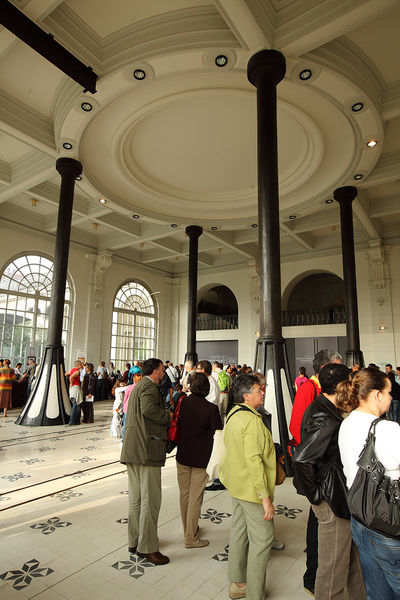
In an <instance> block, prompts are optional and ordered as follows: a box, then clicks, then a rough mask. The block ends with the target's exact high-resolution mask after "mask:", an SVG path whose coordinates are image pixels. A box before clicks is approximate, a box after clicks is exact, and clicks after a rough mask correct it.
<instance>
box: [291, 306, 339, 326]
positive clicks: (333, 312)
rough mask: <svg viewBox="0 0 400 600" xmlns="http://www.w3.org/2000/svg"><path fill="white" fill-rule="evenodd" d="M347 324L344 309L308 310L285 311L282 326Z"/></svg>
mask: <svg viewBox="0 0 400 600" xmlns="http://www.w3.org/2000/svg"><path fill="white" fill-rule="evenodd" d="M338 323H346V311H345V309H344V308H333V309H328V308H311V309H306V310H283V311H282V325H283V326H284V327H288V326H293V325H294V326H296V325H336V324H338Z"/></svg>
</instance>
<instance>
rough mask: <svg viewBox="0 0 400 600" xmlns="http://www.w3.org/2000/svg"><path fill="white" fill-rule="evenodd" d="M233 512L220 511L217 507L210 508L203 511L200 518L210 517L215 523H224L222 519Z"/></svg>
mask: <svg viewBox="0 0 400 600" xmlns="http://www.w3.org/2000/svg"><path fill="white" fill-rule="evenodd" d="M231 516H232V513H220V512H218V511H217V510H215V508H209V509H208V510H206V512H205V513H203V514H202V515H201V516H200V518H201V519H210V521H211V523H215V524H216V525H220V524H221V523H222V519H227V518H228V517H231Z"/></svg>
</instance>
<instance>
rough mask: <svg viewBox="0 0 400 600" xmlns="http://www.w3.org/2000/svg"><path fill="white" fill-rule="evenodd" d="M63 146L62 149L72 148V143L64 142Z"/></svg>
mask: <svg viewBox="0 0 400 600" xmlns="http://www.w3.org/2000/svg"><path fill="white" fill-rule="evenodd" d="M63 148H64V150H72V144H70V143H69V142H64V143H63Z"/></svg>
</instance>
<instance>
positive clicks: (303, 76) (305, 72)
mask: <svg viewBox="0 0 400 600" xmlns="http://www.w3.org/2000/svg"><path fill="white" fill-rule="evenodd" d="M311 77H312V71H311V69H303V70H302V71H300V73H299V79H301V80H302V81H307V79H310V78H311Z"/></svg>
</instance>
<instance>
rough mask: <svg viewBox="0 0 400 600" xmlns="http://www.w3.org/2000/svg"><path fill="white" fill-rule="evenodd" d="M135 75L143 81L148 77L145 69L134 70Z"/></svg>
mask: <svg viewBox="0 0 400 600" xmlns="http://www.w3.org/2000/svg"><path fill="white" fill-rule="evenodd" d="M133 76H134V78H135V79H137V80H138V81H142V80H143V79H144V78H145V77H146V73H145V71H143V69H135V70H134V71H133Z"/></svg>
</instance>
